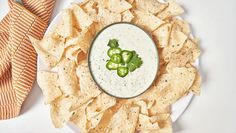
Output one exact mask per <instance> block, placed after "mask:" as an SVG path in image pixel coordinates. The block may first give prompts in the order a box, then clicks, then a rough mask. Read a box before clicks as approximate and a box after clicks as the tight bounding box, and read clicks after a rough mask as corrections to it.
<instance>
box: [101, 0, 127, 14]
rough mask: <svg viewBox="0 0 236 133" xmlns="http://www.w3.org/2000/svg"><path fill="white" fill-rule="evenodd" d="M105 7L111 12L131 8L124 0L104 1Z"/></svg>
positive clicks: (120, 11) (119, 11)
mask: <svg viewBox="0 0 236 133" xmlns="http://www.w3.org/2000/svg"><path fill="white" fill-rule="evenodd" d="M105 7H106V8H107V9H108V10H110V11H112V12H115V13H122V12H124V11H126V10H129V9H130V8H132V5H130V3H129V2H127V1H125V0H108V1H106V2H105Z"/></svg>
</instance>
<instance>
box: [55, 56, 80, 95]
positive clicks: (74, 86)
mask: <svg viewBox="0 0 236 133" xmlns="http://www.w3.org/2000/svg"><path fill="white" fill-rule="evenodd" d="M75 73H76V66H75V61H70V60H68V59H65V60H63V61H61V62H60V63H59V64H58V75H59V82H60V86H61V90H62V91H63V93H64V94H65V95H74V96H76V95H77V92H78V90H79V85H78V79H77V77H76V74H75Z"/></svg>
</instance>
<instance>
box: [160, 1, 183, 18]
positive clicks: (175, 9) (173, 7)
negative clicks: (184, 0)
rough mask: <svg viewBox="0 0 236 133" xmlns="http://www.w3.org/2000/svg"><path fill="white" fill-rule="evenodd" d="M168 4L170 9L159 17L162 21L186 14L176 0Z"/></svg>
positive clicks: (165, 10) (166, 9)
mask: <svg viewBox="0 0 236 133" xmlns="http://www.w3.org/2000/svg"><path fill="white" fill-rule="evenodd" d="M167 2H168V7H166V8H165V9H164V10H163V11H162V12H160V13H158V15H157V16H158V17H159V18H160V19H166V18H171V17H174V16H178V15H181V14H182V13H184V9H183V8H182V7H181V6H180V5H179V4H178V3H177V2H176V1H175V0H168V1H167Z"/></svg>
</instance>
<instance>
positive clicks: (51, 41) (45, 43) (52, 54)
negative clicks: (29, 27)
mask: <svg viewBox="0 0 236 133" xmlns="http://www.w3.org/2000/svg"><path fill="white" fill-rule="evenodd" d="M29 39H30V41H31V43H32V45H33V47H34V49H35V51H36V52H37V53H38V55H39V57H40V58H41V59H42V61H43V63H44V64H45V65H47V66H49V67H54V66H55V65H56V64H57V63H58V62H59V61H60V59H61V57H62V55H63V52H64V43H63V42H61V41H60V40H59V39H58V38H54V37H51V36H45V37H44V38H43V39H42V40H37V39H35V38H33V37H31V36H29Z"/></svg>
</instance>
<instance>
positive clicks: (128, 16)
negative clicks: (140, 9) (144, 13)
mask: <svg viewBox="0 0 236 133" xmlns="http://www.w3.org/2000/svg"><path fill="white" fill-rule="evenodd" d="M121 15H122V22H131V21H132V19H133V18H134V16H133V14H132V13H131V12H130V10H127V11H125V12H123V13H121Z"/></svg>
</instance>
